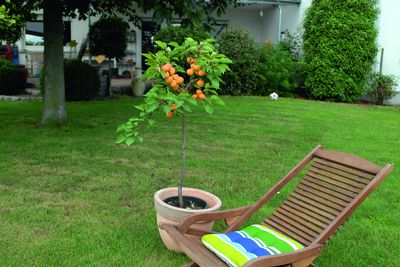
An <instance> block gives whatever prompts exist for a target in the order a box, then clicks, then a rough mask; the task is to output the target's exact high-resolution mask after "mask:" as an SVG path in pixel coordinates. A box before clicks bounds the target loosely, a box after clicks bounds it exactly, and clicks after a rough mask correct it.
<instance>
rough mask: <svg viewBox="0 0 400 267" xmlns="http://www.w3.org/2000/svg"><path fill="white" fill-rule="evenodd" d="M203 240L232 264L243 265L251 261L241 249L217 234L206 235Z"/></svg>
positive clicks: (219, 255)
mask: <svg viewBox="0 0 400 267" xmlns="http://www.w3.org/2000/svg"><path fill="white" fill-rule="evenodd" d="M201 241H202V242H203V244H204V245H206V247H208V248H209V249H210V250H212V251H213V252H214V253H215V254H217V256H218V257H220V258H222V257H221V256H223V258H222V259H223V260H224V261H225V262H226V263H228V264H229V265H230V266H242V265H244V264H245V263H246V262H248V261H249V259H248V258H247V257H246V256H245V255H244V254H243V253H242V252H241V251H240V250H238V249H237V248H235V247H234V246H232V245H230V244H228V243H227V242H225V241H224V240H222V239H221V238H219V237H218V236H217V235H216V234H210V235H204V236H203V237H202V238H201Z"/></svg>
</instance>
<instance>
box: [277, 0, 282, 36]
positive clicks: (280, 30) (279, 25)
mask: <svg viewBox="0 0 400 267" xmlns="http://www.w3.org/2000/svg"><path fill="white" fill-rule="evenodd" d="M278 8H279V14H278V42H280V41H281V32H282V5H281V2H280V1H278Z"/></svg>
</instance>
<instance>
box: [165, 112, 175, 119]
mask: <svg viewBox="0 0 400 267" xmlns="http://www.w3.org/2000/svg"><path fill="white" fill-rule="evenodd" d="M165 117H167V118H168V119H172V117H174V113H173V112H169V113H167V115H165Z"/></svg>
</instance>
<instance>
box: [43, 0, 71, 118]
mask: <svg viewBox="0 0 400 267" xmlns="http://www.w3.org/2000/svg"><path fill="white" fill-rule="evenodd" d="M43 22H44V72H45V86H44V98H43V103H44V109H43V116H42V125H46V124H59V125H61V124H64V123H65V121H66V119H67V114H66V111H65V84H64V45H63V39H64V25H63V5H62V1H54V0H44V3H43Z"/></svg>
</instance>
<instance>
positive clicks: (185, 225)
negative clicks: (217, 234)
mask: <svg viewBox="0 0 400 267" xmlns="http://www.w3.org/2000/svg"><path fill="white" fill-rule="evenodd" d="M250 207H251V206H245V207H241V208H237V209H231V210H223V211H213V212H206V213H199V214H194V215H191V216H189V217H187V218H186V219H185V220H183V221H182V222H181V223H180V224H179V226H178V229H179V231H181V232H182V233H186V232H187V231H188V230H189V228H190V226H191V225H192V224H194V223H197V222H209V221H218V220H226V219H229V218H233V217H237V216H240V215H242V214H243V213H244V212H245V211H246V210H248V209H249V208H250Z"/></svg>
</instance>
